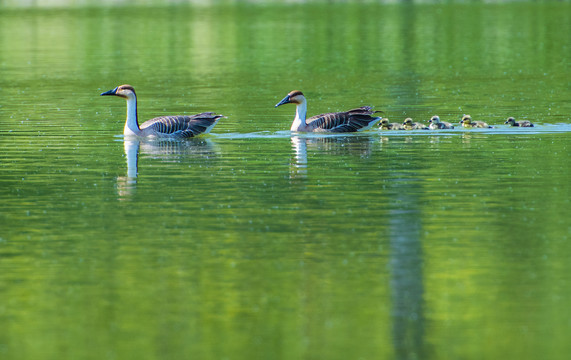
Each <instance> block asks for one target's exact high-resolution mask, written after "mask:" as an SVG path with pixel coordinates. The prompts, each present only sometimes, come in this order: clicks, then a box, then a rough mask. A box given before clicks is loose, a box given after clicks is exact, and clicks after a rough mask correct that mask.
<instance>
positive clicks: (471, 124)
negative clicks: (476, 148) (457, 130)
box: [460, 115, 493, 129]
mask: <svg viewBox="0 0 571 360" xmlns="http://www.w3.org/2000/svg"><path fill="white" fill-rule="evenodd" d="M460 124H462V126H463V127H467V128H488V129H492V128H493V126H490V125H488V124H487V123H485V122H483V121H472V117H471V116H470V115H464V116H463V117H462V120H461V121H460Z"/></svg>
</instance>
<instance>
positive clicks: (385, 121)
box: [381, 118, 389, 125]
mask: <svg viewBox="0 0 571 360" xmlns="http://www.w3.org/2000/svg"><path fill="white" fill-rule="evenodd" d="M388 124H389V119H384V118H383V119H381V125H388Z"/></svg>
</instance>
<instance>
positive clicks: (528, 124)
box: [504, 116, 533, 127]
mask: <svg viewBox="0 0 571 360" xmlns="http://www.w3.org/2000/svg"><path fill="white" fill-rule="evenodd" d="M504 124H509V125H510V126H519V127H533V124H532V123H531V121H527V120H520V121H515V119H514V118H513V117H511V116H510V117H509V118H508V119H507V120H506V122H505V123H504Z"/></svg>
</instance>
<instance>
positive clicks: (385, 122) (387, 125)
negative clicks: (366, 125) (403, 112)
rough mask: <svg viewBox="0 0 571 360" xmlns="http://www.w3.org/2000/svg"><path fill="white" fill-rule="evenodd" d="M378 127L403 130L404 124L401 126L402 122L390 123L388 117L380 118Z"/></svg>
mask: <svg viewBox="0 0 571 360" xmlns="http://www.w3.org/2000/svg"><path fill="white" fill-rule="evenodd" d="M379 129H381V130H404V126H402V124H399V123H391V122H389V119H381V123H380V125H379Z"/></svg>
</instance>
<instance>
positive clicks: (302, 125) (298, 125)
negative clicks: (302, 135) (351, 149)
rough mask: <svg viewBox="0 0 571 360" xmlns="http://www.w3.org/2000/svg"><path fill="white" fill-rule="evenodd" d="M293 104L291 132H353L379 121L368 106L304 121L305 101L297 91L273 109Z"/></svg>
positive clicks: (305, 112)
mask: <svg viewBox="0 0 571 360" xmlns="http://www.w3.org/2000/svg"><path fill="white" fill-rule="evenodd" d="M284 104H295V105H296V112H295V118H294V120H293V123H292V124H291V128H290V130H291V131H299V132H355V131H363V130H367V129H370V128H371V127H373V125H375V123H377V122H378V121H379V120H381V117H376V116H374V114H375V113H376V112H378V111H373V110H372V108H371V107H370V106H362V107H360V108H357V109H352V110H349V111H345V112H336V113H327V114H321V115H316V116H312V117H310V118H309V119H306V115H307V101H306V100H305V96H303V93H302V92H301V91H299V90H294V91H292V92H290V93H289V94H287V96H286V97H284V98H283V99H282V101H280V102H279V103H277V104H276V106H275V107H278V106H281V105H284Z"/></svg>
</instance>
